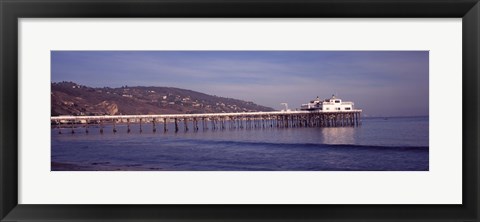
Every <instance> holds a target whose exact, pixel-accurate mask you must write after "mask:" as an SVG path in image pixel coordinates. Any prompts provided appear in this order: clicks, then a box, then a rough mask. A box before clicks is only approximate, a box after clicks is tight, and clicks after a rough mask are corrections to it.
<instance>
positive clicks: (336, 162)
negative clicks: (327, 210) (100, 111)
mask: <svg viewBox="0 0 480 222" xmlns="http://www.w3.org/2000/svg"><path fill="white" fill-rule="evenodd" d="M428 121H429V120H428V117H389V118H363V119H362V125H361V126H359V127H330V128H318V127H315V128H257V129H228V128H227V129H223V130H221V129H216V130H211V129H208V130H205V131H204V130H202V129H201V127H200V129H199V130H198V131H194V130H192V129H191V130H189V131H186V132H184V131H183V128H180V131H179V132H177V133H175V132H174V126H173V125H172V124H169V125H168V128H169V130H168V132H166V133H164V132H163V125H157V132H155V133H154V132H153V130H152V126H151V124H143V126H142V128H143V132H142V133H140V130H139V126H138V124H132V125H131V126H130V128H131V132H130V133H127V127H126V125H117V126H116V129H117V133H113V128H112V126H108V125H107V126H105V128H104V133H103V134H100V128H98V126H89V133H88V134H87V133H85V129H84V128H75V129H74V130H75V133H74V134H71V133H70V132H71V129H70V128H68V129H65V128H64V129H58V128H52V130H51V142H52V146H51V162H52V164H51V166H52V167H51V170H52V171H115V170H121V171H123V170H129V171H132V170H133V171H428V170H429V139H428V138H429V136H428V135H429V128H428ZM59 130H61V131H62V134H59V133H58V132H59Z"/></svg>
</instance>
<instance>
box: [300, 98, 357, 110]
mask: <svg viewBox="0 0 480 222" xmlns="http://www.w3.org/2000/svg"><path fill="white" fill-rule="evenodd" d="M300 109H301V110H308V111H323V112H337V111H349V110H353V102H343V101H342V100H341V99H340V98H336V97H335V95H332V97H331V98H330V99H324V100H322V99H320V98H318V96H317V98H316V99H315V100H312V101H310V102H309V103H307V104H302V106H301V108H300Z"/></svg>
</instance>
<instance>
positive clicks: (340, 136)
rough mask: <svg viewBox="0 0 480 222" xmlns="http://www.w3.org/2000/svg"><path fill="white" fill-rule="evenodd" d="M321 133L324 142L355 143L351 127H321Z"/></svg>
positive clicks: (353, 131) (353, 130) (353, 129)
mask: <svg viewBox="0 0 480 222" xmlns="http://www.w3.org/2000/svg"><path fill="white" fill-rule="evenodd" d="M321 133H322V141H323V142H324V143H325V144H356V143H355V137H354V136H353V135H354V133H355V128H353V127H339V128H322V129H321Z"/></svg>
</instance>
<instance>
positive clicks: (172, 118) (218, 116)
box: [50, 109, 362, 133]
mask: <svg viewBox="0 0 480 222" xmlns="http://www.w3.org/2000/svg"><path fill="white" fill-rule="evenodd" d="M361 112H362V110H360V109H354V110H342V111H303V110H302V111H272V112H242V113H201V114H159V115H105V116H53V117H51V118H50V120H51V124H52V125H57V127H60V126H62V125H68V126H71V127H72V133H74V131H73V128H74V126H76V125H79V124H80V125H82V124H83V125H84V126H85V128H86V132H87V133H88V124H100V126H101V129H100V132H103V125H104V124H113V126H114V127H113V131H114V132H116V128H115V125H116V124H118V123H126V124H127V126H128V132H130V124H132V123H138V124H140V131H141V125H142V123H150V124H153V131H154V132H155V131H156V130H157V128H156V124H157V123H163V125H164V127H163V130H164V131H165V132H166V131H167V123H169V122H171V123H175V132H177V131H178V130H179V122H183V128H184V130H185V131H187V130H189V128H190V127H191V128H192V129H193V130H198V129H199V123H201V128H202V129H208V125H209V124H210V125H211V127H212V129H225V128H266V127H286V128H288V127H339V126H359V125H360V124H361V118H360V113H361ZM189 122H190V124H189Z"/></svg>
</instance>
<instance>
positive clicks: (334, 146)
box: [183, 139, 429, 151]
mask: <svg viewBox="0 0 480 222" xmlns="http://www.w3.org/2000/svg"><path fill="white" fill-rule="evenodd" d="M183 141H185V142H192V143H203V144H211V145H222V146H229V147H236V146H251V147H255V146H261V147H274V148H275V147H278V148H287V147H288V148H315V149H322V148H323V149H325V148H332V149H382V150H385V149H391V150H404V151H414V150H418V151H428V149H429V147H428V146H384V145H362V144H316V143H275V142H256V141H255V142H254V141H222V140H188V139H186V140H183Z"/></svg>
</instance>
